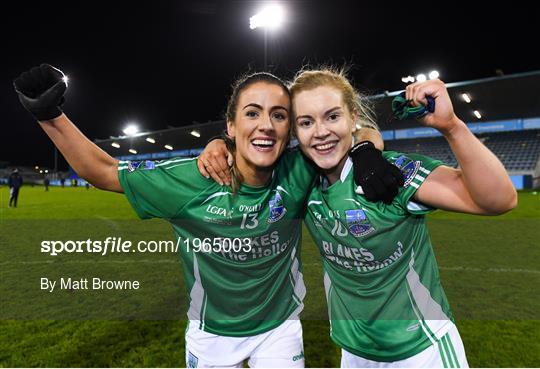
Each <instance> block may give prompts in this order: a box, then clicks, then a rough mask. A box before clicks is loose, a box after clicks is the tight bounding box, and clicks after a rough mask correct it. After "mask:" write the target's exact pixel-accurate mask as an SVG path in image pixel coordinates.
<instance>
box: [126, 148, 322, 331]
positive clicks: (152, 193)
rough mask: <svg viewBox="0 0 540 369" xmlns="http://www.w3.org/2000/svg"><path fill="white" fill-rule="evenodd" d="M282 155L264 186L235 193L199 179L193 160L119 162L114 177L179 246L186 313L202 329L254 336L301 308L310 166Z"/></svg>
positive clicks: (298, 158)
mask: <svg viewBox="0 0 540 369" xmlns="http://www.w3.org/2000/svg"><path fill="white" fill-rule="evenodd" d="M301 158H302V155H301V154H300V153H299V152H287V153H285V154H283V155H282V157H281V158H280V160H279V161H278V163H277V165H276V168H275V169H274V171H273V174H272V178H271V180H270V181H269V183H268V184H267V185H266V186H264V187H253V186H248V185H242V186H241V187H240V189H239V190H238V192H237V193H236V194H233V193H232V191H231V189H230V187H228V186H220V185H219V184H217V183H215V182H214V181H213V180H212V179H206V178H204V177H203V176H202V175H201V174H200V173H199V170H198V169H197V159H196V158H195V159H173V160H167V161H163V162H152V161H142V162H120V165H119V173H118V176H119V180H120V184H121V185H122V188H123V190H124V193H125V194H126V196H127V198H128V200H129V202H130V203H131V205H132V206H133V208H134V209H135V211H136V212H137V214H138V215H139V216H140V217H141V218H143V219H146V218H164V219H167V220H168V221H169V222H170V223H171V224H172V227H173V230H174V233H175V236H176V238H177V241H179V242H177V244H178V245H179V252H180V258H181V261H182V266H183V273H184V278H185V282H186V285H187V289H188V295H189V301H190V304H189V310H188V318H189V319H190V320H196V321H200V328H201V329H203V330H204V331H207V332H210V333H213V334H218V335H224V336H238V337H244V336H252V335H256V334H259V333H263V332H266V331H268V330H271V329H273V328H275V327H277V326H278V325H280V324H281V323H282V322H283V321H285V320H286V319H288V318H290V317H291V318H294V317H295V316H296V315H297V314H299V313H300V312H301V311H302V309H303V298H304V296H305V293H306V290H305V286H304V282H303V277H302V265H301V263H300V245H301V239H300V237H301V221H302V216H303V214H304V211H305V201H306V198H307V194H308V192H309V188H311V186H312V185H313V181H314V179H315V175H316V172H315V169H314V168H313V167H312V166H311V165H309V164H307V162H306V161H305V160H303V159H301Z"/></svg>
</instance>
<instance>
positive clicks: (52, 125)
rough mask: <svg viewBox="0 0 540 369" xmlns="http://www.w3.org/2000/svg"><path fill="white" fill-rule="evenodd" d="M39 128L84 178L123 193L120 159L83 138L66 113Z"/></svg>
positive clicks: (100, 186) (99, 186) (94, 184)
mask: <svg viewBox="0 0 540 369" xmlns="http://www.w3.org/2000/svg"><path fill="white" fill-rule="evenodd" d="M39 125H40V126H41V128H43V130H44V131H45V133H46V134H47V136H49V138H50V139H51V140H52V142H53V143H54V145H55V146H56V147H57V148H58V150H60V152H61V153H62V155H64V158H65V159H66V160H67V162H68V163H69V165H70V166H71V167H72V168H73V170H74V171H75V172H76V173H77V174H78V175H79V176H80V177H81V178H83V179H85V180H86V181H88V182H89V183H91V184H92V185H93V186H95V187H97V188H100V189H102V190H107V191H113V192H120V193H122V192H123V190H122V186H120V181H119V180H118V160H116V159H115V158H113V157H112V156H110V155H109V154H107V153H106V152H105V151H103V150H102V149H101V148H99V147H98V146H97V145H96V144H95V143H93V142H92V141H90V140H89V139H88V138H87V137H86V136H85V135H83V133H82V132H81V131H80V130H79V129H78V128H77V127H76V126H75V124H73V123H72V122H71V121H70V120H69V118H68V117H67V116H66V115H65V114H62V115H60V116H59V117H56V118H54V119H51V120H46V121H39Z"/></svg>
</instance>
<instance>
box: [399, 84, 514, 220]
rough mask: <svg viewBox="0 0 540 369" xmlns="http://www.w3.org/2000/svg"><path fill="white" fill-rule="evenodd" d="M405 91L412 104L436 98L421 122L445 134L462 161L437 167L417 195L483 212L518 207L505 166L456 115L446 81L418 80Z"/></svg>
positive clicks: (447, 206)
mask: <svg viewBox="0 0 540 369" xmlns="http://www.w3.org/2000/svg"><path fill="white" fill-rule="evenodd" d="M406 95H407V99H410V100H412V104H413V105H417V104H418V103H420V102H421V103H424V104H425V103H427V100H426V96H432V97H434V98H435V111H434V112H433V113H431V114H427V115H426V116H425V117H424V118H422V119H421V122H422V123H423V124H424V125H426V126H428V127H432V128H435V129H437V130H438V131H439V132H441V133H442V134H443V136H444V137H445V139H446V140H447V141H448V144H449V145H450V148H451V149H452V152H453V153H454V155H455V157H456V159H457V162H458V163H459V169H453V168H449V167H444V166H441V167H438V168H436V169H434V170H433V172H432V173H431V174H430V175H429V176H428V177H427V178H426V180H425V182H424V184H423V185H422V186H420V188H419V189H418V191H417V192H416V194H415V196H414V197H415V199H416V200H418V201H420V202H422V203H424V204H426V205H430V206H433V207H436V208H439V209H445V210H450V211H458V212H464V213H471V214H483V215H496V214H502V213H505V212H507V211H509V210H511V209H513V208H514V207H516V205H517V193H516V190H515V189H514V186H513V184H512V181H511V180H510V178H509V177H508V174H507V172H506V170H505V168H504V166H503V165H502V163H501V162H500V160H499V159H498V158H497V157H496V156H495V155H494V154H493V153H492V152H491V151H490V150H489V149H488V148H487V147H485V146H484V144H482V142H480V140H478V139H477V138H476V137H475V136H474V135H473V134H472V132H471V131H470V130H469V128H468V127H467V125H466V124H465V123H464V122H463V121H461V120H460V119H459V118H458V117H457V116H456V115H455V113H454V110H453V107H452V102H451V101H450V97H449V95H448V91H447V90H446V87H445V85H444V83H443V82H442V81H440V80H430V81H426V82H422V83H415V84H412V85H409V86H407V91H406Z"/></svg>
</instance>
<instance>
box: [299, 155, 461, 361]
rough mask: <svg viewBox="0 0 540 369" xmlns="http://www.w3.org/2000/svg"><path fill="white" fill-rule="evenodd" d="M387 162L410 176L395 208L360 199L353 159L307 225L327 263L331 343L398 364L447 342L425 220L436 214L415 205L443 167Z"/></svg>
mask: <svg viewBox="0 0 540 369" xmlns="http://www.w3.org/2000/svg"><path fill="white" fill-rule="evenodd" d="M384 157H385V158H386V159H387V160H389V161H390V162H392V163H393V164H395V165H396V166H398V167H399V168H400V169H401V170H402V172H403V173H404V176H405V184H404V186H403V187H402V188H400V190H399V193H398V195H397V196H396V198H395V199H394V200H393V202H392V203H391V204H390V205H386V204H384V203H382V202H377V203H374V202H369V201H367V200H366V199H365V197H364V196H361V195H358V194H356V193H355V189H356V185H355V183H354V178H353V174H352V173H351V172H352V171H351V167H352V163H351V162H350V159H349V161H348V162H347V163H346V164H345V167H344V169H343V171H342V173H341V179H340V180H338V181H337V182H336V183H334V184H332V185H331V186H329V187H328V186H325V183H324V179H321V180H319V181H318V183H317V185H316V186H315V187H314V189H313V190H312V191H311V194H310V196H309V199H308V206H307V215H306V224H307V227H308V229H309V231H310V233H311V235H312V236H313V239H314V240H315V242H316V244H317V246H318V248H319V251H320V254H321V256H322V260H323V265H324V272H325V274H324V284H325V288H326V297H327V301H328V313H329V318H330V322H331V337H332V339H333V340H334V341H335V342H336V343H337V344H338V345H339V346H341V347H342V348H343V349H345V350H347V351H349V352H351V353H353V354H355V355H358V356H361V357H364V358H367V359H369V360H375V361H396V360H402V359H405V358H408V357H410V356H413V355H415V354H416V353H418V352H420V351H422V350H424V349H425V348H427V347H428V346H429V345H431V344H432V343H433V342H434V341H436V340H437V338H440V337H441V336H442V335H444V334H445V333H446V330H447V329H448V328H449V326H450V325H451V324H452V323H451V320H452V315H451V312H450V308H449V305H448V302H447V299H446V297H445V294H444V292H443V289H442V286H441V283H440V279H439V272H438V267H437V263H436V261H435V256H434V254H433V249H432V246H431V242H430V238H429V234H428V230H427V227H426V222H425V219H424V214H426V213H428V212H429V211H430V210H431V209H429V208H427V207H426V206H423V205H422V204H419V203H415V202H414V201H412V200H411V198H412V196H413V195H414V193H415V192H416V190H417V189H418V188H419V187H420V186H421V185H422V183H423V182H424V180H425V179H426V177H427V176H429V174H430V172H431V171H432V170H433V169H435V168H436V167H437V166H439V165H441V164H442V163H441V162H438V161H435V160H433V159H430V158H427V157H425V156H421V155H413V154H411V155H403V154H400V153H396V152H384Z"/></svg>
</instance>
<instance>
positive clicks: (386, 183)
mask: <svg viewBox="0 0 540 369" xmlns="http://www.w3.org/2000/svg"><path fill="white" fill-rule="evenodd" d="M349 156H350V157H351V158H352V161H353V167H354V181H355V182H356V184H357V185H359V186H362V190H363V191H364V195H365V196H366V199H368V200H369V201H381V200H382V201H383V202H384V203H385V204H391V203H392V200H393V199H394V197H396V195H397V193H398V189H399V187H400V186H403V183H404V180H403V173H402V172H401V170H399V168H398V167H396V166H395V165H393V164H391V163H390V162H388V161H387V160H386V159H385V158H384V157H383V156H382V152H381V151H380V150H377V149H376V148H375V145H373V144H372V143H371V142H369V141H362V142H360V143H358V144H356V145H354V147H353V148H352V149H351V150H350V151H349Z"/></svg>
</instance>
